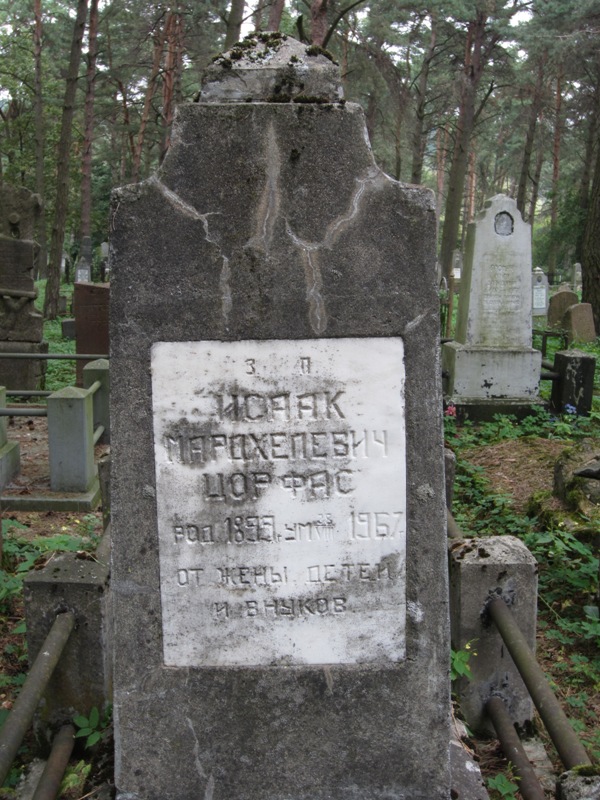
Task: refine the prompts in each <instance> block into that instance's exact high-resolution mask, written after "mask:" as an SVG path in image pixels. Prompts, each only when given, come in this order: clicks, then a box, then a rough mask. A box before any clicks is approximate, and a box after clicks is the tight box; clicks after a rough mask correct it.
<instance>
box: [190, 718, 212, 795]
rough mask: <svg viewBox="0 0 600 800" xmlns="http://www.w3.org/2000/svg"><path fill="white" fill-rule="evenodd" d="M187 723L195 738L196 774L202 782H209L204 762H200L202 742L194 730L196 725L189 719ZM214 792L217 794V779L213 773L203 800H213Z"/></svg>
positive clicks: (209, 778)
mask: <svg viewBox="0 0 600 800" xmlns="http://www.w3.org/2000/svg"><path fill="white" fill-rule="evenodd" d="M186 722H187V724H188V727H189V729H190V730H191V732H192V736H193V737H194V766H195V767H196V772H197V773H198V777H199V778H200V779H201V780H204V781H206V780H207V779H206V772H205V771H204V767H203V766H202V762H201V761H200V742H199V741H198V737H197V735H196V731H195V729H194V724H193V722H192V720H191V719H190V718H189V717H186ZM214 792H215V778H214V775H213V774H212V772H211V774H210V775H209V776H208V780H207V782H206V789H205V790H204V798H203V800H212V799H213V795H214Z"/></svg>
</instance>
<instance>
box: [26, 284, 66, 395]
mask: <svg viewBox="0 0 600 800" xmlns="http://www.w3.org/2000/svg"><path fill="white" fill-rule="evenodd" d="M35 286H36V289H37V292H38V296H37V298H36V300H35V306H36V308H37V309H38V311H40V312H41V311H42V310H43V308H44V297H45V294H46V281H45V280H43V281H36V284H35ZM72 293H73V286H72V285H69V284H64V285H63V286H62V287H61V294H64V295H66V296H67V303H68V302H69V299H70V297H71V295H72ZM44 339H45V341H47V342H48V351H49V352H50V353H68V354H72V353H75V340H74V339H64V338H63V335H62V326H61V320H60V319H53V320H46V321H45V322H44ZM74 385H75V362H74V361H66V360H62V359H49V360H48V362H47V367H46V381H45V387H46V389H47V391H49V392H56V391H58V390H59V389H63V388H64V387H65V386H74ZM34 402H38V401H37V400H34Z"/></svg>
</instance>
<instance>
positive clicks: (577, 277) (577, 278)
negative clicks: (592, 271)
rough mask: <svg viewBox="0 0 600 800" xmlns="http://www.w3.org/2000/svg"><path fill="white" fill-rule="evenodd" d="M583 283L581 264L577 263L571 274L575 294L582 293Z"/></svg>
mask: <svg viewBox="0 0 600 800" xmlns="http://www.w3.org/2000/svg"><path fill="white" fill-rule="evenodd" d="M581 281H582V276H581V264H580V263H579V262H578V261H577V262H576V263H575V264H573V270H572V273H571V284H572V286H573V291H574V292H580V291H581Z"/></svg>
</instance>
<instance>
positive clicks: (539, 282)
mask: <svg viewBox="0 0 600 800" xmlns="http://www.w3.org/2000/svg"><path fill="white" fill-rule="evenodd" d="M548 302H549V288H548V276H547V275H546V273H545V272H544V270H543V269H541V268H540V267H536V268H535V269H534V270H533V275H532V278H531V313H532V314H533V316H534V317H545V316H546V314H547V313H548Z"/></svg>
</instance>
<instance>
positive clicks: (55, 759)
mask: <svg viewBox="0 0 600 800" xmlns="http://www.w3.org/2000/svg"><path fill="white" fill-rule="evenodd" d="M74 744H75V728H74V726H73V725H63V726H62V728H61V729H60V730H59V732H58V733H57V734H56V736H55V737H54V741H53V742H52V750H51V751H50V755H49V756H48V761H46V766H45V767H44V771H43V772H42V775H41V777H40V780H39V782H38V785H37V786H36V788H35V792H34V793H33V797H32V798H31V800H56V797H57V795H58V792H59V790H60V784H61V783H62V779H63V776H64V774H65V770H66V769H67V765H68V763H69V758H70V757H71V753H72V752H73V746H74ZM526 800H527V798H526Z"/></svg>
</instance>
